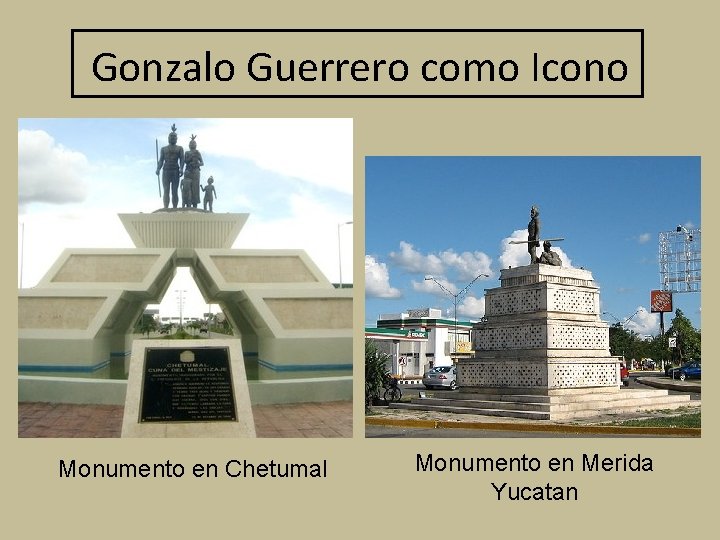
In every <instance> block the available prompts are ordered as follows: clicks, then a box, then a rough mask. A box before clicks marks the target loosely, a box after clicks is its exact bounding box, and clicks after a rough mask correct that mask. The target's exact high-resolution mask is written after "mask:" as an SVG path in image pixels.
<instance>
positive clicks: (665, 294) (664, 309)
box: [650, 291, 673, 313]
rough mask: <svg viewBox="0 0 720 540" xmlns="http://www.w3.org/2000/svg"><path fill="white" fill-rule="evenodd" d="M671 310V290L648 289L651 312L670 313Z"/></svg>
mask: <svg viewBox="0 0 720 540" xmlns="http://www.w3.org/2000/svg"><path fill="white" fill-rule="evenodd" d="M672 310H673V308H672V292H670V291H650V311H651V312H652V313H670V312H672Z"/></svg>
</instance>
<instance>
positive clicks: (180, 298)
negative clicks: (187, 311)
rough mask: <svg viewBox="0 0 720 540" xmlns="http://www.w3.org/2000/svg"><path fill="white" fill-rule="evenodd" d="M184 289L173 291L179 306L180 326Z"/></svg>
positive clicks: (181, 324)
mask: <svg viewBox="0 0 720 540" xmlns="http://www.w3.org/2000/svg"><path fill="white" fill-rule="evenodd" d="M186 292H187V291H186V290H184V289H183V290H180V289H176V290H175V293H176V294H177V295H178V307H179V308H180V328H182V327H183V302H184V301H185V296H184V294H185V293H186Z"/></svg>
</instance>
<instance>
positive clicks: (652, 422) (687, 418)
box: [613, 412, 700, 428]
mask: <svg viewBox="0 0 720 540" xmlns="http://www.w3.org/2000/svg"><path fill="white" fill-rule="evenodd" d="M613 425H617V426H628V427H660V428H663V427H665V428H699V427H700V412H693V413H686V414H680V415H678V416H662V417H658V418H641V419H637V420H626V421H624V422H613Z"/></svg>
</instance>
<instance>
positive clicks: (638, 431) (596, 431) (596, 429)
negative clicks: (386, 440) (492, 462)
mask: <svg viewBox="0 0 720 540" xmlns="http://www.w3.org/2000/svg"><path fill="white" fill-rule="evenodd" d="M365 425H366V426H388V427H409V428H430V429H481V430H487V431H527V432H534V433H543V432H545V433H573V434H578V433H580V434H582V433H586V434H588V435H604V434H606V435H612V434H615V435H617V434H622V435H631V434H634V435H657V436H670V435H674V436H683V437H700V431H701V428H652V427H623V426H584V425H567V424H527V423H509V422H448V421H446V420H411V419H393V418H367V417H366V418H365Z"/></svg>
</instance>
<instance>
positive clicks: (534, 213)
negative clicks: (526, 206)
mask: <svg viewBox="0 0 720 540" xmlns="http://www.w3.org/2000/svg"><path fill="white" fill-rule="evenodd" d="M539 215H540V210H538V208H537V206H533V207H532V208H531V209H530V223H528V253H529V254H530V264H535V263H537V262H538V257H537V255H536V254H535V248H538V247H540V241H539V240H540V219H539V218H538V216H539Z"/></svg>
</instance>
